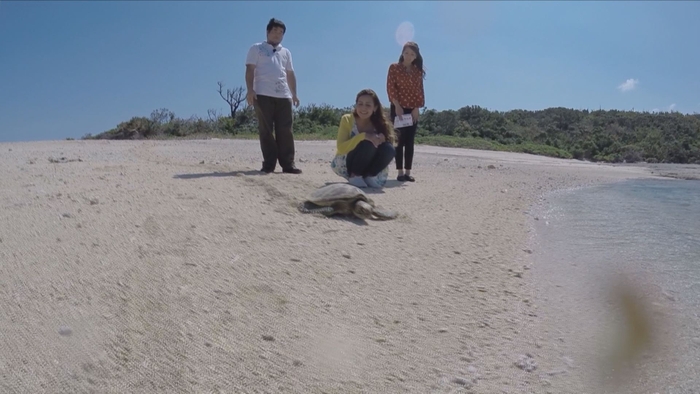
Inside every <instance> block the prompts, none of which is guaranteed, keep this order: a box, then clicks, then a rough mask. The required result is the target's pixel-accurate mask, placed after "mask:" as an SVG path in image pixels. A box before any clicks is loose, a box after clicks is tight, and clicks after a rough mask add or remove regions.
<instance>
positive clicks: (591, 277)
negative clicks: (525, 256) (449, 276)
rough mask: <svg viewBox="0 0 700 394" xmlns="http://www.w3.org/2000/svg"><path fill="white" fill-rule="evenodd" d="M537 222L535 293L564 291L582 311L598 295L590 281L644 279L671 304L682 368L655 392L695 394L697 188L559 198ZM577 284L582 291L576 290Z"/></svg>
mask: <svg viewBox="0 0 700 394" xmlns="http://www.w3.org/2000/svg"><path fill="white" fill-rule="evenodd" d="M537 215H539V217H538V219H539V220H538V221H536V222H535V223H536V225H535V230H536V239H537V241H536V244H537V247H536V249H537V254H536V259H537V260H539V262H538V263H537V264H540V265H541V267H542V269H541V270H540V276H541V277H545V279H544V280H542V281H541V283H540V284H541V287H542V288H546V287H547V286H548V283H558V284H560V285H559V286H558V287H560V288H561V287H563V288H566V287H567V286H568V287H569V288H570V289H569V290H561V292H560V293H559V296H560V297H561V298H570V304H569V305H581V307H580V309H581V310H584V309H585V308H586V306H585V305H586V304H585V300H586V299H587V298H592V297H595V295H592V293H595V292H596V291H598V290H600V289H601V288H596V286H597V285H596V281H597V282H599V283H602V282H605V281H606V280H607V279H608V278H609V277H610V276H611V274H612V273H614V272H620V270H623V271H624V272H625V273H626V274H627V275H630V276H633V277H635V278H643V280H644V282H643V283H645V286H646V287H647V289H648V288H650V287H655V289H653V290H654V294H656V296H657V300H658V301H659V302H660V303H665V304H668V305H671V308H670V309H669V310H672V311H673V312H672V314H673V315H674V326H673V331H672V335H673V337H674V342H675V343H676V344H677V346H678V349H677V352H676V353H675V356H674V358H677V359H678V360H680V363H679V365H681V367H680V370H679V369H676V370H675V371H666V372H664V373H659V374H658V375H657V376H655V377H653V378H652V379H655V380H656V384H660V387H662V388H663V389H662V390H661V391H660V392H669V393H670V392H673V393H686V392H688V393H690V392H693V393H695V392H700V378H697V376H700V181H685V180H673V179H668V180H666V179H643V180H628V181H624V182H619V183H612V184H606V185H601V186H596V187H590V188H581V189H577V190H571V191H564V192H558V193H554V194H552V195H549V196H547V198H546V202H545V204H544V206H543V207H542V208H541V209H540V211H539V212H538V214H537ZM579 281H580V283H582V285H581V287H583V288H582V289H576V288H575V287H576V286H577V283H578V282H579ZM583 283H586V284H585V285H584V284H583ZM590 283H593V285H590ZM640 283H642V282H640ZM561 284H564V286H562V285H561ZM584 286H586V287H584ZM659 294H660V295H663V296H661V297H658V295H659ZM588 305H589V310H595V309H597V308H599V307H597V306H593V307H590V305H594V304H588ZM596 305H600V304H596ZM559 308H562V307H561V306H559ZM560 313H561V309H560ZM575 314H576V312H574V313H572V314H571V315H570V316H572V318H575ZM590 316H595V315H594V314H592V315H590ZM667 320H668V319H667ZM669 321H670V320H669ZM659 365H663V363H659ZM681 370H682V371H681ZM691 377H692V378H691ZM658 379H661V380H663V381H664V382H663V383H662V382H660V381H659V380H658Z"/></svg>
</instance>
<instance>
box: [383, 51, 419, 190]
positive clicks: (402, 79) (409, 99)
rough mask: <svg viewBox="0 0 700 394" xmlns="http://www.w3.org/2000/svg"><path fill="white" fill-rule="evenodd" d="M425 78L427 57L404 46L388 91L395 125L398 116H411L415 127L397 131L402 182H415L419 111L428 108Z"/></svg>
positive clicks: (397, 150)
mask: <svg viewBox="0 0 700 394" xmlns="http://www.w3.org/2000/svg"><path fill="white" fill-rule="evenodd" d="M424 78H425V69H424V68H423V56H421V54H420V49H419V48H418V44H416V43H415V42H412V41H409V42H407V43H406V44H404V46H403V51H402V53H401V56H400V57H399V61H398V62H397V63H394V64H392V65H391V66H389V74H388V76H387V79H386V90H387V93H388V95H389V101H390V102H391V115H390V117H391V121H392V122H394V120H395V119H396V116H397V115H404V114H411V117H412V118H413V124H412V125H411V126H407V127H402V128H399V129H397V131H398V134H399V143H398V146H397V147H396V169H397V170H398V171H399V176H398V177H397V178H396V179H397V180H398V181H401V182H404V181H410V182H415V179H414V178H413V177H412V176H411V166H412V164H413V145H414V141H415V138H416V129H417V128H418V115H419V110H420V108H423V107H425V92H424V90H423V79H424ZM404 154H405V158H406V163H405V166H404ZM404 169H405V171H406V172H404Z"/></svg>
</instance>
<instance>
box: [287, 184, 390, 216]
mask: <svg viewBox="0 0 700 394" xmlns="http://www.w3.org/2000/svg"><path fill="white" fill-rule="evenodd" d="M299 211H301V212H303V213H320V214H323V215H325V216H333V215H355V216H357V217H358V218H361V219H373V220H390V219H395V218H396V217H397V216H398V215H397V214H396V212H392V211H389V210H386V209H383V208H381V207H378V206H376V205H375V204H374V201H372V199H371V198H369V197H368V196H367V194H365V192H363V191H362V189H360V188H358V187H355V186H353V185H350V184H347V183H332V184H330V185H326V186H323V187H321V188H318V189H316V190H315V191H314V192H313V193H311V195H310V196H309V198H308V199H307V200H306V201H304V202H303V203H301V204H299Z"/></svg>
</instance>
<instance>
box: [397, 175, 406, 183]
mask: <svg viewBox="0 0 700 394" xmlns="http://www.w3.org/2000/svg"><path fill="white" fill-rule="evenodd" d="M396 180H397V181H399V182H406V175H399V176H397V177H396Z"/></svg>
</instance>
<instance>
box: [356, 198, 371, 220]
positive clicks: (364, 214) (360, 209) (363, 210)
mask: <svg viewBox="0 0 700 394" xmlns="http://www.w3.org/2000/svg"><path fill="white" fill-rule="evenodd" d="M352 212H353V213H354V214H355V216H357V217H358V218H360V219H365V220H366V219H371V218H372V205H370V204H369V203H367V202H366V201H362V200H360V201H358V202H356V203H355V207H354V208H353V210H352Z"/></svg>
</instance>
